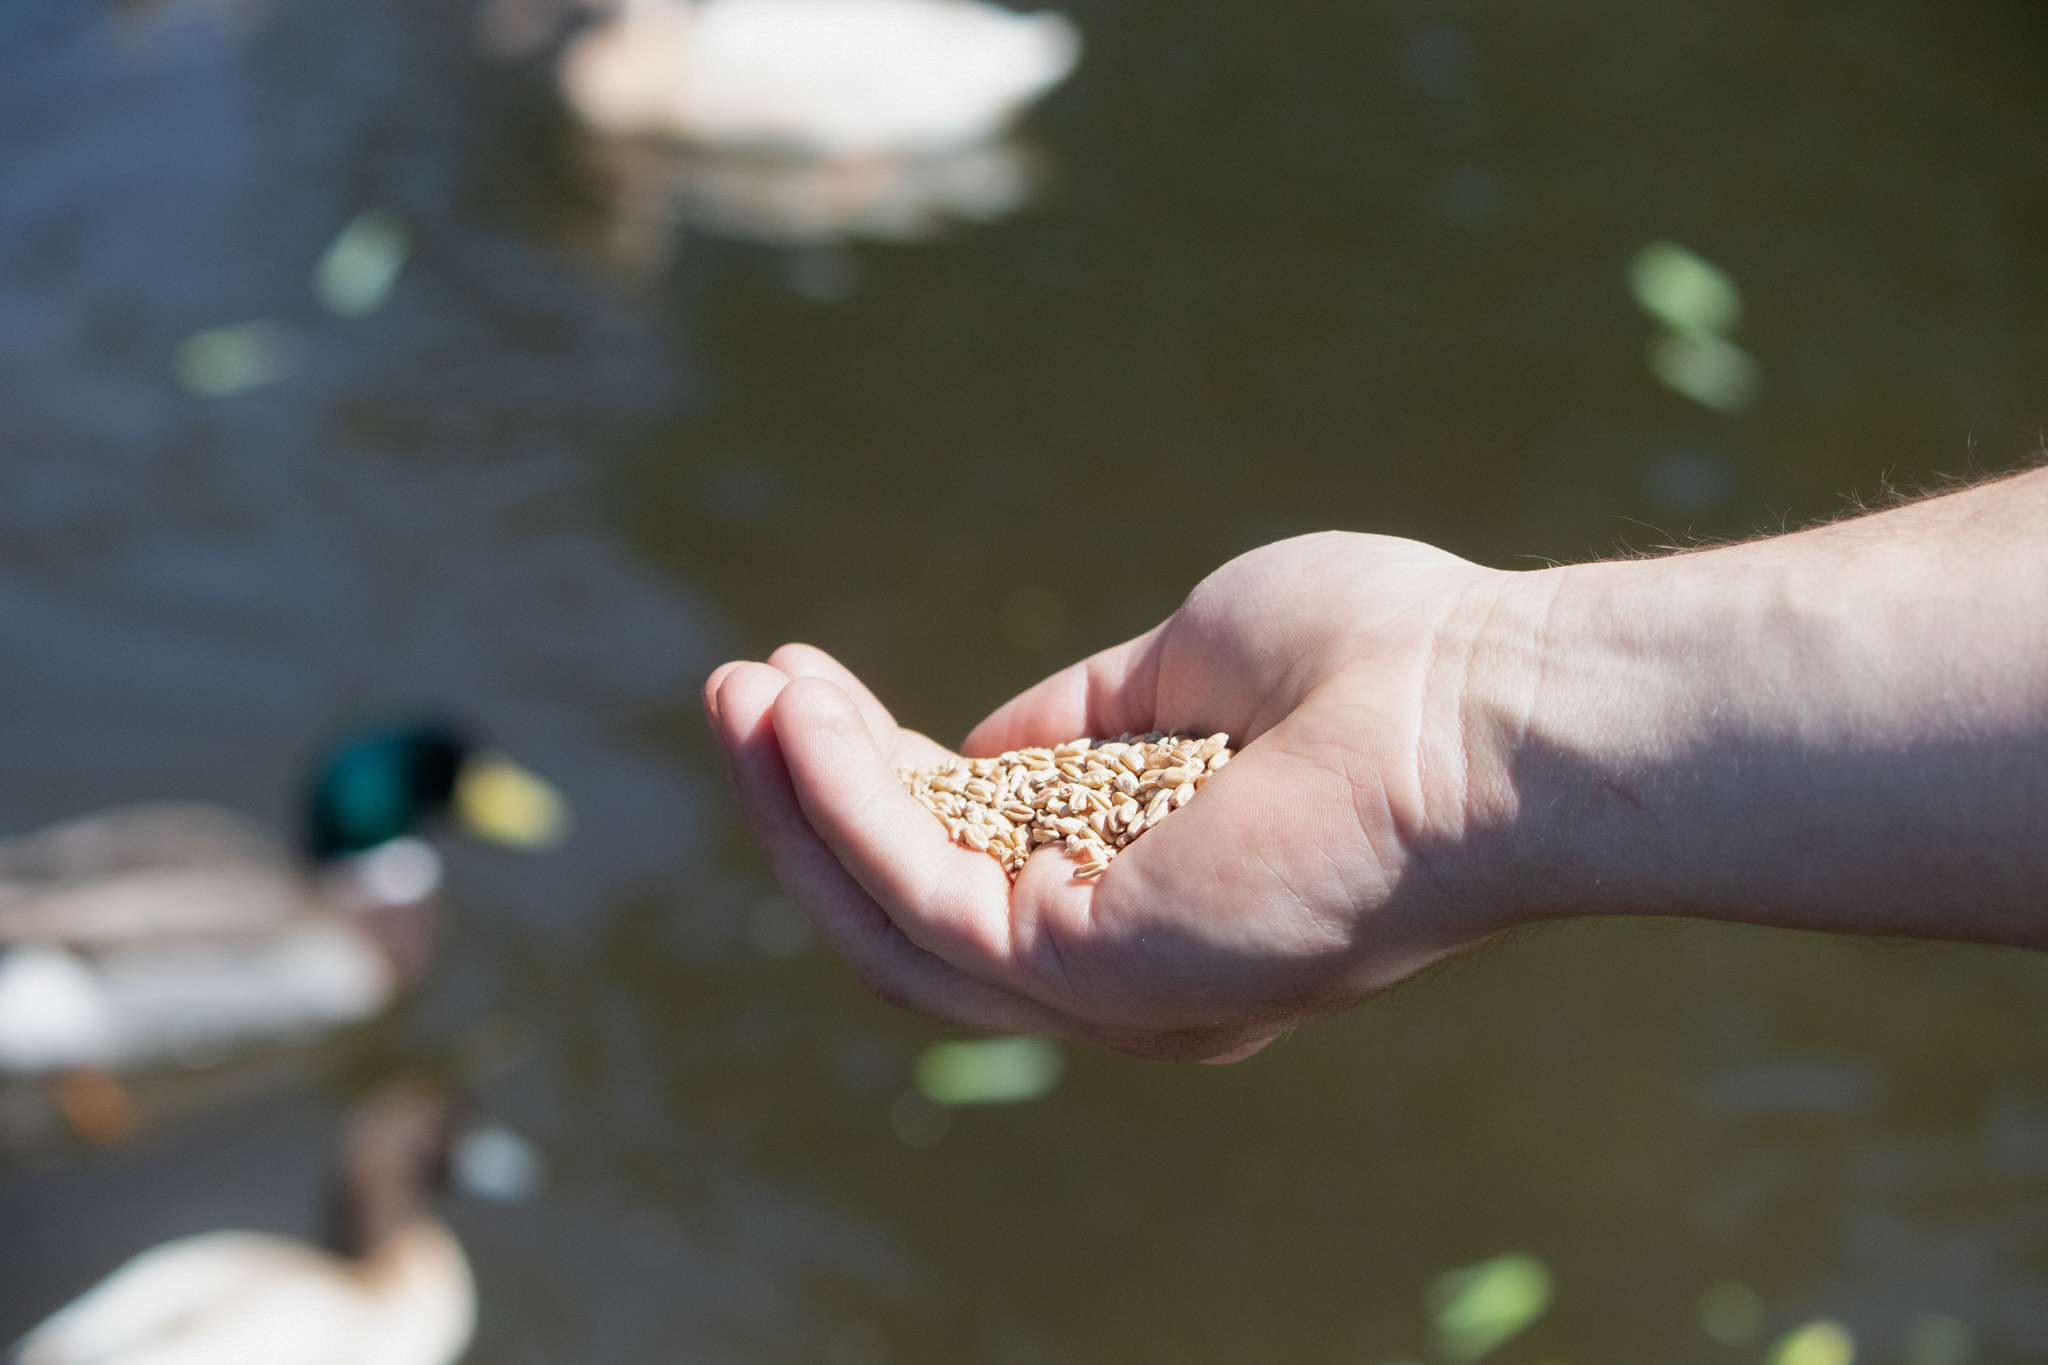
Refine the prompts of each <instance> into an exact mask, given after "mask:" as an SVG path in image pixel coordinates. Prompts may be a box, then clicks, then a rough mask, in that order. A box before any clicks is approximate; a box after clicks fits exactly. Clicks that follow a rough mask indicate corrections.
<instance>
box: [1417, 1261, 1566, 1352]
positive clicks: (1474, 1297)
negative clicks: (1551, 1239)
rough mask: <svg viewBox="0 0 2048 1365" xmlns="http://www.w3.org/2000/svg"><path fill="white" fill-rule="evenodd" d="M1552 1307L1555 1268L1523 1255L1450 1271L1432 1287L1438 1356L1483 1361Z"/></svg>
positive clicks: (1441, 1276)
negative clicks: (1552, 1270)
mask: <svg viewBox="0 0 2048 1365" xmlns="http://www.w3.org/2000/svg"><path fill="white" fill-rule="evenodd" d="M1549 1308H1550V1271H1549V1269H1548V1268H1547V1267H1545V1265H1544V1264H1543V1262H1542V1261H1540V1260H1538V1259H1536V1258H1535V1257H1534V1256H1529V1255H1524V1254H1522V1253H1519V1252H1511V1253H1509V1254H1507V1255H1505V1256H1495V1257H1493V1258H1492V1259H1491V1260H1486V1261H1481V1262H1479V1263H1478V1264H1476V1265H1468V1266H1465V1267H1464V1268H1462V1269H1459V1270H1451V1271H1446V1272H1445V1273H1444V1274H1442V1275H1439V1276H1437V1277H1436V1279H1435V1280H1434V1281H1432V1282H1431V1283H1430V1286H1429V1311H1430V1316H1431V1318H1432V1319H1433V1328H1432V1336H1433V1338H1434V1340H1435V1343H1436V1352H1437V1354H1438V1355H1439V1356H1442V1357H1443V1358H1444V1359H1446V1360H1448V1361H1451V1362H1452V1365H1469V1363H1470V1362H1472V1361H1475V1360H1478V1359H1479V1358H1480V1357H1482V1356H1484V1355H1486V1354H1487V1353H1488V1352H1490V1351H1492V1350H1493V1349H1494V1348H1495V1347H1497V1346H1499V1345H1501V1344H1502V1343H1503V1342H1505V1341H1507V1340H1508V1339H1509V1338H1511V1337H1513V1336H1515V1335H1516V1334H1518V1333H1520V1332H1521V1331H1522V1330H1523V1329H1525V1328H1527V1327H1528V1326H1529V1325H1530V1324H1531V1323H1533V1322H1535V1321H1536V1320H1537V1319H1538V1318H1540V1317H1542V1316H1543V1314H1544V1313H1545V1312H1546V1311H1547V1310H1548V1309H1549Z"/></svg>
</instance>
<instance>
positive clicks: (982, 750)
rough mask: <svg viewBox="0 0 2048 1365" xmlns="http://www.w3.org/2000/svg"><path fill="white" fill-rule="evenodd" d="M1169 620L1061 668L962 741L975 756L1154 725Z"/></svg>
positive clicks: (1019, 696)
mask: <svg viewBox="0 0 2048 1365" xmlns="http://www.w3.org/2000/svg"><path fill="white" fill-rule="evenodd" d="M1165 631H1166V627H1165V625H1164V624H1161V625H1158V626H1154V627H1153V628H1152V629H1151V630H1148V631H1146V632H1145V633H1144V634H1143V635H1140V636H1138V637H1137V638H1136V639H1132V640H1126V641H1124V642H1123V643H1122V644H1120V645H1112V646H1111V647H1110V648H1108V649H1105V650H1103V651H1101V652H1100V653H1097V654H1091V655H1090V656H1089V657H1087V658H1085V659H1083V660H1081V662H1079V663H1077V664H1073V665H1070V666H1069V667H1066V668H1063V669H1061V670H1060V671H1059V672H1057V673H1055V674H1053V675H1052V676H1051V677H1049V678H1047V679H1045V680H1044V681H1043V682H1040V683H1038V684H1036V685H1035V686H1033V687H1030V688H1028V689H1026V690H1025V691H1024V692H1022V693H1020V694H1019V695H1018V696H1016V697H1014V698H1012V699H1011V700H1010V701H1008V702H1005V703H1004V704H1003V705H1001V706H999V707H997V708H996V710H995V711H994V713H993V714H991V715H990V716H989V717H988V719H987V720H984V721H983V722H982V723H981V724H979V725H977V726H975V727H974V729H973V730H972V731H970V732H969V733H968V736H967V738H966V740H965V741H963V742H962V744H961V746H960V747H961V750H962V752H964V753H970V754H997V753H1002V752H1003V751H1005V750H1007V749H1022V748H1026V747H1028V746H1030V745H1034V744H1058V743H1062V742H1064V741H1066V740H1069V739H1074V738H1077V737H1079V736H1081V735H1091V736H1106V735H1117V734H1123V733H1125V732H1127V731H1140V730H1149V729H1151V728H1152V714H1153V710H1154V708H1155V706H1156V703H1157V695H1158V690H1159V642H1160V639H1161V638H1162V637H1163V636H1164V634H1165Z"/></svg>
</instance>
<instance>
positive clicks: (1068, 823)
mask: <svg viewBox="0 0 2048 1365" xmlns="http://www.w3.org/2000/svg"><path fill="white" fill-rule="evenodd" d="M1230 756H1231V748H1230V736H1228V735H1211V736H1209V737H1208V738H1207V739H1198V738H1195V737H1194V736H1192V735H1166V734H1161V733H1159V732H1158V731H1156V730H1155V731H1153V732H1152V733H1150V734H1145V735H1119V736H1118V737H1117V738H1115V739H1112V740H1105V741H1103V742H1102V743H1100V744H1097V743H1096V742H1095V741H1093V740H1090V739H1070V740H1068V741H1067V742H1066V743H1065V744H1060V745H1055V746H1054V747H1052V748H1050V749H1017V750H1014V751H1013V752H1010V753H1006V754H998V755H997V756H996V757H994V758H962V759H958V760H956V761H954V762H953V763H950V764H947V765H945V766H942V767H934V768H902V769H898V770H897V776H898V777H900V778H902V779H903V784H904V785H905V786H906V787H908V788H910V794H911V795H912V796H914V797H916V798H917V799H918V800H919V801H921V802H923V803H924V806H925V809H927V810H929V811H930V812H931V813H932V814H934V815H936V816H938V817H939V819H940V821H941V822H943V823H944V824H945V826H946V829H947V830H948V832H950V833H951V834H952V836H953V842H954V843H956V844H965V845H966V846H967V847H969V848H971V849H974V850H976V851H978V852H981V853H986V854H989V855H990V856H991V857H993V858H995V859H996V860H997V861H998V862H1000V863H1001V864H1002V865H1003V870H1004V871H1005V872H1008V873H1009V874H1010V879H1011V880H1012V881H1014V880H1016V877H1017V874H1018V873H1019V872H1021V871H1022V870H1023V868H1024V860H1025V859H1026V858H1029V857H1030V856H1031V854H1032V853H1033V851H1035V850H1036V849H1038V848H1039V847H1040V846H1042V845H1045V844H1053V843H1057V844H1061V845H1063V846H1064V847H1065V849H1066V851H1067V852H1068V853H1069V854H1071V855H1073V856H1075V857H1077V858H1079V859H1080V862H1081V865H1080V867H1078V868H1077V869H1075V872H1074V875H1075V876H1076V877H1079V878H1081V879H1083V880H1087V879H1089V878H1093V877H1099V876H1101V875H1102V874H1103V872H1105V871H1106V870H1107V869H1108V867H1109V864H1110V862H1111V860H1113V859H1114V858H1115V857H1116V855H1117V853H1118V852H1119V851H1120V850H1122V849H1125V848H1128V847H1129V846H1130V844H1131V841H1132V840H1134V839H1136V838H1137V837H1138V836H1139V835H1140V834H1143V833H1144V832H1145V831H1146V830H1148V829H1151V828H1153V827H1154V826H1155V825H1157V824H1158V823H1159V822H1160V821H1161V820H1164V819H1165V818H1166V817H1167V816H1169V815H1171V814H1173V812H1175V811H1177V810H1179V809H1180V808H1181V807H1182V806H1185V805H1186V804H1187V803H1188V802H1189V801H1191V800H1193V799H1194V795H1195V792H1196V791H1197V790H1199V789H1200V788H1201V785H1202V784H1203V783H1204V782H1206V781H1208V780H1209V775H1210V774H1211V773H1214V772H1216V771H1217V770H1218V769H1220V768H1222V767H1223V765H1224V764H1226V763H1228V762H1230Z"/></svg>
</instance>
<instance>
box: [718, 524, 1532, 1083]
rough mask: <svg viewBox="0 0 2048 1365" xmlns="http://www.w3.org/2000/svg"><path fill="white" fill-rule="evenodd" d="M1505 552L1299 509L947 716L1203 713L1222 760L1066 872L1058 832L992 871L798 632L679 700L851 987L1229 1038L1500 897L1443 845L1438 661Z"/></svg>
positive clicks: (1042, 721) (912, 736)
mask: <svg viewBox="0 0 2048 1365" xmlns="http://www.w3.org/2000/svg"><path fill="white" fill-rule="evenodd" d="M1515 577H1517V576H1514V575H1504V574H1497V573H1493V572H1491V571H1488V570H1485V569H1481V568H1479V567H1477V566H1475V565H1472V564H1469V563H1467V562H1465V561H1463V560H1460V559H1457V558H1455V557H1453V556H1451V555H1448V554H1445V553H1442V552H1440V551H1437V550H1433V549H1430V548H1428V547H1426V546H1422V545H1418V544H1415V543H1412V542H1407V541H1400V540H1392V539H1387V538H1383V537H1374V536H1361V535H1346V534H1337V533H1331V534H1325V535H1317V536H1307V537H1302V538H1299V539H1295V540H1289V541H1283V542H1280V543H1278V544H1275V545H1270V546H1267V547H1265V548H1263V549H1259V550H1256V551H1253V552H1252V553H1250V554H1247V555H1244V556H1242V557H1240V558H1238V559H1236V560H1234V561H1232V562H1231V563H1229V564H1227V565H1225V566H1224V567H1223V568H1222V569H1220V570H1218V571H1217V572H1216V573H1214V574H1212V575H1210V576H1209V577H1208V578H1207V579H1205V580H1204V581H1203V582H1202V583H1201V584H1200V585H1199V586H1198V587H1196V589H1195V590H1194V591H1193V592H1192V593H1191V594H1189V596H1188V598H1187V601H1186V602H1185V604H1184V605H1183V606H1182V607H1181V608H1180V609H1179V610H1178V611H1176V612H1175V613H1174V614H1173V615H1172V616H1170V617H1168V618H1167V620H1166V621H1164V622H1163V623H1161V624H1160V625H1159V626H1158V627H1156V628H1154V629H1153V630H1151V631H1148V632H1146V633H1145V634H1144V635H1141V636H1139V637H1138V638H1136V639H1134V640H1131V641H1128V642H1126V643H1125V644H1122V645H1118V646H1116V647H1114V648H1111V649H1108V650H1105V651H1103V652H1102V653H1100V654H1097V655H1095V656H1093V657H1092V658H1089V659H1087V660H1084V661H1083V662H1081V663H1079V664H1076V665H1074V666H1073V667H1071V668H1068V669H1066V670H1063V671H1062V672H1059V673H1056V674H1054V675H1053V676H1052V677H1050V678H1047V679H1046V680H1045V681H1043V682H1041V683H1039V684H1038V685H1037V686H1035V687H1033V688H1031V689H1029V690H1028V691H1026V692H1025V693H1023V694H1022V695H1021V696H1019V697H1017V698H1016V699H1015V700H1013V701H1011V702H1010V703H1009V704H1007V705H1005V706H1003V707H1002V708H1001V709H999V710H998V711H996V712H995V714H993V715H992V716H990V717H989V718H988V719H987V720H985V721H983V722H982V723H981V724H980V725H979V726H977V727H976V728H975V730H974V731H973V733H972V734H970V735H969V736H968V738H967V741H966V743H965V746H964V748H965V751H966V752H967V753H970V754H992V753H996V752H999V751H1001V750H1004V749H1014V748H1020V747H1024V746H1027V745H1034V744H1053V743H1057V742H1059V741H1062V740H1066V739H1070V738H1073V737H1075V736H1078V735H1084V734H1085V735H1093V736H1108V735H1112V734H1116V733H1118V732H1122V731H1144V730H1152V729H1158V730H1165V731H1175V732H1190V733H1201V734H1207V733H1210V732H1212V731H1217V730H1223V731H1227V732H1228V733H1229V734H1230V735H1231V738H1232V742H1233V743H1234V744H1235V745H1237V746H1238V755H1237V758H1236V761H1234V762H1233V763H1232V764H1231V765H1230V766H1229V767H1228V768H1227V769H1224V770H1223V771H1221V772H1219V773H1218V774H1217V775H1216V776H1215V777H1214V778H1212V779H1211V780H1210V781H1209V782H1208V783H1207V784H1206V785H1205V786H1204V787H1203V790H1202V794H1201V797H1200V799H1199V800H1197V801H1194V802H1191V803H1190V804H1189V805H1188V806H1187V808H1186V809H1185V810H1183V811H1180V812H1179V813H1177V814H1176V815H1175V817H1174V818H1173V819H1172V820H1171V821H1168V822H1165V823H1163V824H1162V825H1160V826H1159V828H1158V829H1157V830H1155V831H1149V832H1148V833H1147V834H1146V835H1145V837H1143V838H1141V839H1139V840H1138V841H1137V842H1136V843H1134V844H1133V845H1131V847H1130V848H1129V849H1128V850H1126V851H1125V852H1124V853H1123V854H1122V855H1121V856H1120V857H1118V858H1117V860H1116V861H1115V862H1114V863H1113V864H1112V865H1111V867H1110V869H1109V871H1108V872H1107V873H1106V874H1104V875H1103V876H1102V877H1101V878H1100V879H1098V880H1096V881H1093V882H1082V881H1078V880H1076V879H1075V878H1074V876H1073V864H1072V862H1071V861H1070V860H1069V859H1068V858H1067V857H1066V856H1065V855H1064V854H1063V853H1062V852H1061V851H1060V850H1059V849H1058V848H1057V847H1056V846H1054V847H1052V848H1051V849H1050V850H1047V849H1041V850H1040V851H1039V852H1038V853H1037V854H1035V855H1034V856H1033V857H1032V858H1031V860H1030V862H1029V863H1028V864H1027V865H1026V867H1025V869H1024V871H1023V872H1022V874H1020V876H1019V877H1018V879H1017V881H1016V884H1015V885H1014V887H1013V886H1011V885H1010V884H1009V883H1008V881H1007V879H1006V877H1005V875H1004V873H1003V870H1002V868H1001V867H1000V865H998V864H997V862H996V861H995V860H994V859H992V858H990V857H988V856H987V855H985V854H981V853H975V852H972V851H970V850H968V849H965V848H962V847H959V846H957V845H955V844H953V843H951V842H950V841H949V839H948V837H947V834H946V831H945V829H944V828H943V826H941V825H940V823H939V822H938V821H936V820H935V819H933V818H932V817H931V815H930V814H929V813H928V812H927V811H925V810H924V809H923V807H922V806H920V805H918V804H917V803H916V802H915V801H914V800H913V799H912V798H911V797H910V796H909V795H908V794H907V793H906V792H905V791H904V790H903V788H902V786H901V785H900V783H899V782H898V779H897V777H896V775H895V769H896V768H897V767H898V766H902V765H924V764H931V763H938V762H944V761H948V760H950V759H951V758H952V757H953V755H952V753H951V752H950V751H948V750H946V749H945V748H943V747H942V746H940V745H938V744H936V743H934V742H932V741H931V740H929V739H927V738H925V737H924V736H923V735H920V734H916V733H914V732H912V731H909V730H905V729H903V728H901V727H900V726H898V725H897V723H896V722H895V720H894V719H893V718H892V717H891V716H890V714H889V712H888V710H887V709H886V708H884V707H883V706H882V704H881V703H880V702H879V701H877V700H876V699H875V698H874V696H873V695H872V694H871V693H870V692H869V691H868V690H867V688H865V687H864V686H863V685H862V684H861V683H860V682H859V681H858V680H857V679H856V678H854V677H853V676H852V674H850V673H849V672H847V671H846V670H845V669H844V668H842V667H841V666H840V665H839V664H838V663H836V662H835V661H834V660H832V659H831V658H830V657H829V656H827V655H826V654H824V653H823V652H822V651H819V650H817V649H814V648H811V647H809V646H806V645H785V646H784V647H783V648H781V649H779V650H777V651H776V652H775V653H774V654H773V655H771V656H770V658H769V660H768V662H767V663H765V664H764V663H747V662H736V663H729V664H726V665H724V666H723V667H721V668H720V669H719V670H718V671H717V672H715V673H714V674H713V675H712V676H711V678H710V679H709V680H708V681H707V683H706V685H705V693H704V696H705V705H706V709H707V711H708V713H709V715H710V718H711V722H712V726H713V729H714V731H715V732H716V733H717V734H718V736H719V738H720V740H721V741H722V742H723V744H724V746H725V749H726V752H727V755H728V757H729V759H730V762H731V766H732V772H733V777H734V781H735V783H736V786H737V788H738V791H739V796H740V800H741V804H742V806H743V808H744V810H745V813H746V816H747V818H748V820H749V822H750V823H751V824H752V826H753V828H754V831H755V833H756V835H757V836H758V837H759V839H760V840H761V843H762V844H763V846H764V847H765V848H766V850H767V852H768V854H769V857H770V858H771V860H772V861H773V863H774V866H775V870H776V873H777V875H778V877H779V878H780V879H781V881H782V882H783V883H784V885H785V886H786V887H787V888H788V889H789V891H790V893H791V894H792V895H793V896H795V897H796V898H797V899H798V900H799V901H800V902H801V903H802V904H803V905H804V906H805V907H806V908H807V910H808V911H809V912H810V913H811V915H812V916H813V917H814V919H815V920H816V922H817V923H818V924H819V925H820V927H821V928H822V930H823V932H824V933H825V934H826V935H827V937H829V938H830V939H831V941H832V942H833V943H834V944H835V945H836V946H837V947H838V948H839V950H840V951H841V952H842V953H843V954H844V955H845V956H846V957H847V959H848V960H849V962H850V963H851V964H852V965H853V967H854V969H855V970H856V971H857V972H858V973H859V974H860V975H861V976H862V977H863V979H864V980H866V981H867V983H868V984H869V986H870V987H871V988H872V989H873V990H874V991H875V992H876V993H877V994H879V995H881V996H882V997H884V998H885V999H888V1000H890V1001H892V1002H894V1003H898V1004H901V1005H904V1006H907V1007H910V1008H914V1009H917V1010H921V1011H923V1012H925V1013H928V1014H932V1015H935V1016H938V1017H939V1018H942V1019H946V1020H949V1021H951V1022H954V1023H958V1024H962V1025H965V1026H968V1027H971V1028H977V1029H986V1030H992V1031H998V1032H1027V1033H1043V1034H1050V1035H1055V1036H1060V1037H1067V1038H1077V1039H1083V1040H1088V1041H1093V1042H1097V1043H1101V1044H1105V1045H1107V1046H1110V1047H1114V1048H1118V1049H1120V1050H1124V1051H1129V1052H1135V1053H1140V1054H1144V1055H1150V1056H1159V1057H1173V1058H1200V1059H1209V1060H1230V1059H1235V1058H1236V1057H1239V1056H1243V1055H1248V1054H1249V1053H1250V1052H1253V1051H1256V1050H1257V1049H1258V1048H1259V1047H1260V1046H1262V1045H1263V1044H1264V1043H1266V1042H1268V1041H1270V1040H1271V1039H1272V1038H1273V1037H1275V1036H1277V1035H1278V1034H1279V1033H1280V1032H1283V1031H1284V1030H1285V1029H1287V1028H1288V1027H1290V1026H1291V1025H1293V1024H1294V1023H1296V1022H1297V1021H1299V1020H1301V1019H1302V1018H1304V1017H1306V1016H1308V1015H1311V1014H1314V1013H1317V1012H1320V1011H1324V1010H1330V1009H1335V1008H1339V1007H1342V1006H1344V1005H1348V1004H1350V1003H1352V1002H1354V1001H1356V1000H1357V999H1359V998H1361V997H1363V996H1365V995H1367V994H1370V993H1372V992H1373V991H1376V990H1378V989H1381V988H1383V987H1385V986H1387V985H1390V984H1392V983H1393V982H1395V981H1398V980H1400V979H1402V978H1403V977H1406V976H1408V975H1410V974H1412V973H1413V972H1415V971H1417V970H1419V969H1421V968H1422V967H1424V966H1427V965H1428V964H1430V963H1432V962H1435V961H1437V960H1438V959H1440V958H1442V957H1444V956H1446V955H1448V954H1451V953H1454V952H1456V951H1458V950H1459V949H1461V948H1463V947H1466V946H1469V945H1471V944H1473V943H1475V942H1477V941H1479V940H1480V939H1483V938H1484V937H1486V936H1487V935H1488V934H1489V933H1491V932H1492V931H1493V930H1494V929H1495V928H1498V927H1500V924H1501V923H1502V922H1504V921H1503V920H1502V919H1501V918H1500V916H1499V914H1498V913H1497V910H1496V907H1497V904H1498V903H1499V901H1498V898H1497V897H1495V896H1493V895H1492V894H1491V893H1490V888H1489V886H1488V885H1487V881H1486V876H1485V869H1483V868H1476V867H1472V866H1468V865H1467V864H1466V860H1463V859H1461V858H1460V857H1459V856H1458V844H1459V836H1460V834H1461V833H1462V831H1463V828H1464V824H1465V819H1466V810H1467V808H1468V802H1469V799H1470V797H1471V795H1472V793H1471V792H1470V791H1468V789H1467V783H1468V777H1469V774H1468V772H1467V763H1466V755H1465V753H1464V751H1463V735H1462V730H1463V725H1462V719H1461V715H1460V706H1459V694H1460V691H1461V688H1460V685H1459V680H1460V679H1461V677H1462V676H1463V675H1464V674H1465V672H1466V671H1467V670H1468V669H1469V667H1470V665H1471V654H1472V650H1473V649H1474V647H1475V640H1476V638H1477V634H1476V633H1477V628H1478V623H1480V622H1482V621H1483V620H1484V619H1485V618H1486V616H1487V615H1488V614H1489V610H1490V607H1491V606H1492V605H1493V603H1494V600H1495V598H1496V595H1497V594H1498V593H1500V592H1501V591H1503V590H1504V587H1505V584H1506V583H1507V581H1509V580H1511V579H1513V578H1515Z"/></svg>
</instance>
